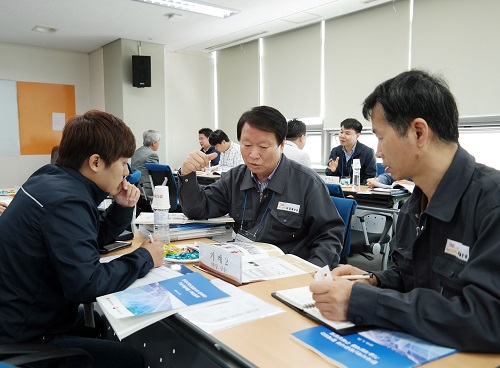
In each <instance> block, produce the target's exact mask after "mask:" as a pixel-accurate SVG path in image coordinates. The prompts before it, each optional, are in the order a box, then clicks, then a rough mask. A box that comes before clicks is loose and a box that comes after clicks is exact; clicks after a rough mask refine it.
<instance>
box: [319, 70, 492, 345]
mask: <svg viewBox="0 0 500 368" xmlns="http://www.w3.org/2000/svg"><path fill="white" fill-rule="evenodd" d="M363 115H364V116H365V117H366V118H367V119H368V118H371V121H372V128H373V132H374V133H375V135H376V136H377V138H378V148H377V156H378V157H380V158H382V160H383V164H384V166H386V167H387V169H386V172H389V173H391V175H392V176H393V178H394V179H396V180H398V179H404V178H408V177H411V178H412V179H413V181H414V183H415V189H414V191H413V193H412V196H411V197H410V199H409V200H408V201H407V202H406V203H405V204H404V205H403V208H402V209H401V212H400V215H399V219H398V223H397V228H396V237H395V239H394V243H393V244H392V248H393V250H392V257H393V260H394V264H393V266H392V267H391V268H389V269H388V270H386V271H381V272H375V277H373V278H371V279H368V280H363V281H360V282H351V281H347V280H344V279H341V278H339V276H341V275H349V274H360V273H363V272H364V271H362V270H360V269H357V268H354V267H352V266H347V265H345V266H342V267H339V268H336V269H334V270H333V271H332V276H333V282H331V281H329V282H314V283H313V284H311V286H310V289H311V291H312V292H313V298H314V300H315V301H316V306H317V307H318V308H319V309H320V311H321V313H322V314H323V315H324V316H325V317H327V318H331V319H338V320H343V319H346V318H347V319H349V320H350V321H352V322H354V323H356V324H359V325H374V326H378V327H383V328H390V329H398V330H403V331H406V332H409V333H411V334H413V335H415V336H418V337H420V338H423V339H425V340H428V341H431V342H433V343H436V344H439V345H444V346H448V347H452V348H456V349H459V350H464V351H474V352H490V353H500V343H499V341H500V257H499V254H500V227H499V226H498V224H499V223H500V172H499V171H497V170H495V169H493V168H490V167H487V166H485V165H482V164H478V163H476V161H475V159H474V157H472V156H471V155H470V154H469V153H467V151H465V150H464V149H463V148H461V147H460V145H459V144H458V116H459V115H458V110H457V105H456V103H455V100H454V98H453V95H452V94H451V92H450V91H449V89H448V87H447V86H446V84H445V83H444V82H442V81H441V80H440V79H437V78H436V77H434V76H432V75H430V74H428V73H425V72H422V71H418V70H412V71H408V72H404V73H402V74H400V75H398V76H396V77H395V78H392V79H390V80H388V81H386V82H384V83H382V84H380V85H379V86H378V87H377V88H376V89H375V91H374V92H373V93H372V94H371V95H370V96H368V97H367V98H366V99H365V102H364V106H363Z"/></svg>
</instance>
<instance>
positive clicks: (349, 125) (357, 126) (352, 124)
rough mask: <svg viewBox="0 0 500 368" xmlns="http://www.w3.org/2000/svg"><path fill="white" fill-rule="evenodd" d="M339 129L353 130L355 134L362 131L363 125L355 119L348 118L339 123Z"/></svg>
mask: <svg viewBox="0 0 500 368" xmlns="http://www.w3.org/2000/svg"><path fill="white" fill-rule="evenodd" d="M340 127H341V128H344V129H353V130H354V131H355V132H356V133H361V131H362V130H363V124H361V123H360V122H359V121H358V120H357V119H353V118H348V119H345V120H343V121H342V122H341V123H340Z"/></svg>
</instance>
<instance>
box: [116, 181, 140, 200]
mask: <svg viewBox="0 0 500 368" xmlns="http://www.w3.org/2000/svg"><path fill="white" fill-rule="evenodd" d="M140 195H141V192H140V191H139V188H137V187H136V186H135V185H133V184H130V183H129V182H128V181H126V180H125V178H124V179H123V181H122V184H121V189H120V190H119V191H118V193H116V194H115V195H114V196H113V199H114V201H115V202H116V203H117V204H119V205H120V206H122V207H134V206H135V204H136V203H137V201H138V200H139V197H140Z"/></svg>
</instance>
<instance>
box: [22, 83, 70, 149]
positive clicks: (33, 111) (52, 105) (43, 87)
mask: <svg viewBox="0 0 500 368" xmlns="http://www.w3.org/2000/svg"><path fill="white" fill-rule="evenodd" d="M17 103H18V111H19V140H20V146H21V155H44V154H50V153H51V151H52V147H54V146H58V145H59V142H60V141H61V136H62V130H54V129H53V125H52V113H64V114H65V122H66V121H67V120H68V119H69V118H71V117H73V116H75V114H76V109H75V86H73V85H67V84H47V83H34V82H17Z"/></svg>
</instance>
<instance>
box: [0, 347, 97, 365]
mask: <svg viewBox="0 0 500 368" xmlns="http://www.w3.org/2000/svg"><path fill="white" fill-rule="evenodd" d="M75 359H78V360H79V362H80V365H79V367H80V366H81V367H83V368H92V367H93V366H94V365H93V363H92V357H91V356H90V354H89V353H87V352H86V351H85V350H82V349H77V348H61V347H58V346H55V345H48V344H30V343H22V344H3V345H0V367H2V366H5V367H20V366H24V365H26V364H32V363H41V362H48V361H50V362H52V364H54V363H57V367H69V366H70V365H69V363H71V362H72V361H74V360H75ZM2 363H4V364H2ZM51 366H52V365H51Z"/></svg>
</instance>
